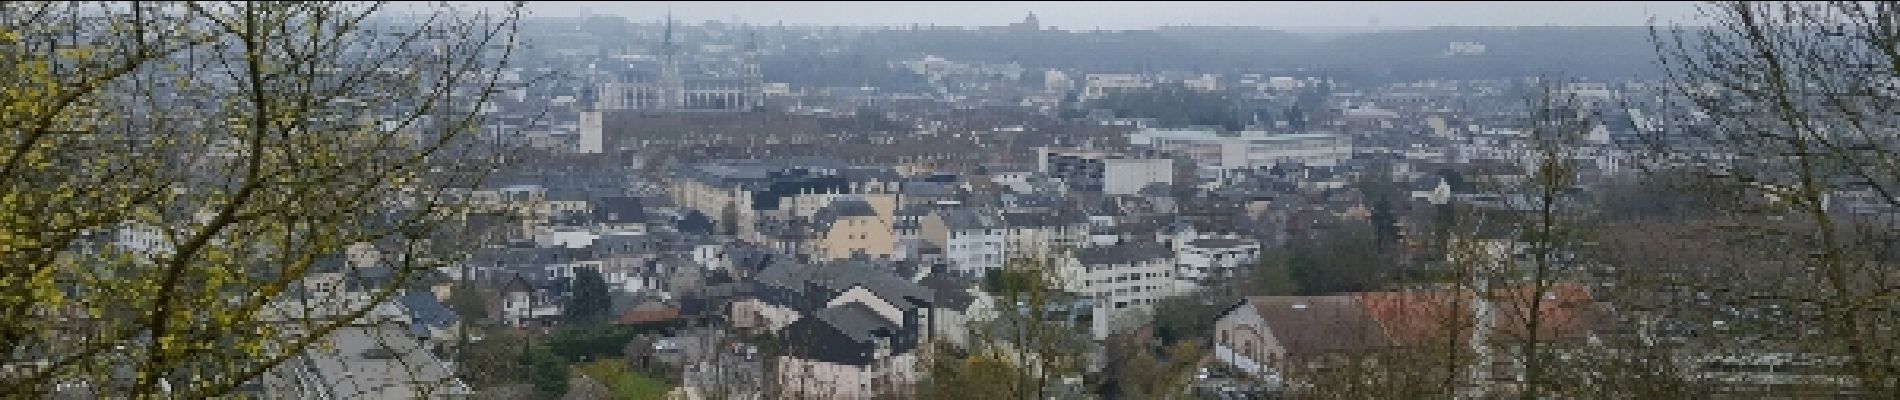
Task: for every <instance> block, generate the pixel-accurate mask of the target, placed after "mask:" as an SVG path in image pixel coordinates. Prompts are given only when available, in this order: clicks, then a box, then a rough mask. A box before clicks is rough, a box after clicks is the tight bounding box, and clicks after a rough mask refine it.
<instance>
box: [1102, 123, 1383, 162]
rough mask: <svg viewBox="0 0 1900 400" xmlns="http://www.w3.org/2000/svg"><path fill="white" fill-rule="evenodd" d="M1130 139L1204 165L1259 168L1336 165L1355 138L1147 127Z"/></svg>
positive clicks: (1311, 134) (1316, 134) (1315, 134)
mask: <svg viewBox="0 0 1900 400" xmlns="http://www.w3.org/2000/svg"><path fill="white" fill-rule="evenodd" d="M1128 142H1129V144H1133V145H1138V146H1140V145H1145V146H1149V147H1152V148H1154V149H1157V150H1161V151H1166V152H1170V153H1176V154H1181V155H1185V156H1187V157H1189V158H1191V159H1193V160H1194V161H1195V163H1197V164H1200V165H1201V166H1203V167H1214V168H1220V169H1239V168H1247V169H1258V168H1268V167H1272V166H1274V165H1277V164H1283V163H1295V164H1302V165H1308V166H1334V165H1339V160H1343V159H1347V158H1350V157H1351V156H1352V144H1351V141H1350V140H1348V139H1347V138H1345V137H1343V136H1339V135H1334V134H1329V133H1290V134H1270V133H1267V132H1262V131H1246V132H1240V133H1239V134H1237V135H1231V136H1230V135H1221V134H1218V133H1216V132H1214V131H1209V130H1194V129H1146V130H1143V131H1141V132H1136V133H1133V134H1130V135H1129V137H1128Z"/></svg>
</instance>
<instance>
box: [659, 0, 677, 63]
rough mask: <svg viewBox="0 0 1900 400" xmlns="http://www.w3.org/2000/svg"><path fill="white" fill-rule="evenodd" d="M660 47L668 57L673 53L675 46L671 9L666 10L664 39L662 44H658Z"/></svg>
mask: <svg viewBox="0 0 1900 400" xmlns="http://www.w3.org/2000/svg"><path fill="white" fill-rule="evenodd" d="M660 46H661V50H664V51H666V54H667V55H669V56H670V55H673V53H674V52H675V50H674V48H675V45H674V44H673V7H667V8H666V38H665V39H664V41H663V42H660Z"/></svg>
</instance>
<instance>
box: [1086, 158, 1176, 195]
mask: <svg viewBox="0 0 1900 400" xmlns="http://www.w3.org/2000/svg"><path fill="white" fill-rule="evenodd" d="M1155 183H1161V184H1172V183H1174V162H1173V161H1172V160H1167V159H1128V158H1122V159H1106V160H1102V193H1104V194H1112V195H1133V194H1136V193H1139V192H1141V188H1143V187H1147V186H1148V185H1150V184H1155Z"/></svg>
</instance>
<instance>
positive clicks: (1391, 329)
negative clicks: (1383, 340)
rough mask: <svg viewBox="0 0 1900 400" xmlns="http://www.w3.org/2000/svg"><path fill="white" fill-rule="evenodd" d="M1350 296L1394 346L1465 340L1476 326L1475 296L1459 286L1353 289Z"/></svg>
mask: <svg viewBox="0 0 1900 400" xmlns="http://www.w3.org/2000/svg"><path fill="white" fill-rule="evenodd" d="M1352 296H1353V297H1355V298H1357V299H1358V300H1359V304H1360V305H1361V306H1363V307H1365V309H1366V312H1367V313H1368V314H1369V315H1371V316H1372V318H1373V319H1374V320H1376V321H1378V323H1379V325H1380V327H1382V328H1384V330H1385V334H1386V337H1387V338H1389V339H1391V341H1392V344H1394V345H1398V346H1430V345H1442V343H1444V341H1446V340H1453V338H1452V337H1451V336H1454V335H1455V336H1457V338H1456V340H1465V338H1466V337H1468V336H1467V335H1468V334H1469V333H1470V332H1471V329H1472V328H1473V327H1475V326H1476V324H1475V322H1476V320H1477V316H1476V314H1475V313H1473V312H1472V311H1473V307H1474V304H1473V302H1475V301H1477V296H1473V295H1472V294H1471V292H1470V291H1463V290H1415V291H1404V292H1370V293H1355V294H1353V295H1352Z"/></svg>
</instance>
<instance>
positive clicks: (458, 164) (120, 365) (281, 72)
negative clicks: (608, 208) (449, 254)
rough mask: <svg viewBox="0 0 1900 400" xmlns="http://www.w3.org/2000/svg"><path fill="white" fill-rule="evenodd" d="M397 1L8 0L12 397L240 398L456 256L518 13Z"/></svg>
mask: <svg viewBox="0 0 1900 400" xmlns="http://www.w3.org/2000/svg"><path fill="white" fill-rule="evenodd" d="M386 6H387V5H386V4H381V3H354V2H349V3H346V2H238V3H230V2H164V3H145V2H141V3H78V2H6V3H3V4H0V63H4V64H5V65H7V66H8V67H7V68H4V70H3V71H0V103H4V107H0V202H4V204H5V205H4V207H0V264H5V265H7V268H4V269H0V282H5V283H4V284H0V350H3V351H4V353H5V354H6V355H4V356H0V363H4V364H6V365H10V366H21V369H18V370H15V371H13V372H10V373H7V374H4V376H0V397H41V396H45V395H48V394H49V391H52V390H54V389H55V388H56V387H57V386H59V385H60V384H63V383H73V382H84V383H90V384H91V385H90V386H88V387H89V389H88V390H90V391H91V393H87V394H86V395H88V396H97V397H121V396H126V397H134V398H148V397H160V396H163V397H194V398H196V397H214V396H222V395H226V394H228V393H231V392H232V391H233V390H235V389H236V388H238V387H240V386H242V385H245V384H246V383H250V382H254V381H257V380H259V379H260V377H262V376H264V375H265V374H266V372H267V371H271V370H272V369H274V368H276V367H277V366H279V365H280V364H282V363H283V362H284V361H285V360H287V359H290V358H292V357H296V356H298V355H300V354H303V352H304V350H305V349H306V348H308V347H310V346H312V345H313V344H314V343H318V342H319V341H321V340H323V338H325V337H326V336H327V335H329V334H330V333H331V332H334V331H336V330H337V329H340V328H343V327H346V326H349V325H350V324H351V323H352V321H354V320H356V319H358V318H359V317H362V316H364V315H366V314H367V313H369V312H370V310H371V309H373V308H374V307H376V305H377V304H379V303H383V302H385V301H387V300H390V299H392V298H394V296H395V295H396V294H397V293H398V292H399V290H400V289H401V288H402V287H404V285H406V284H407V283H408V282H407V281H408V280H409V279H410V277H412V276H415V274H416V272H417V271H420V270H424V269H426V268H430V267H434V266H436V265H434V264H437V263H439V262H440V261H439V260H442V259H443V258H440V257H430V256H428V255H427V254H425V251H424V250H425V249H427V248H428V247H429V246H427V241H428V239H430V238H431V236H432V235H433V234H434V233H435V231H436V227H437V226H438V223H439V222H441V221H443V220H445V219H448V218H451V217H452V216H454V215H455V214H456V213H455V211H456V209H457V208H458V207H456V206H457V205H458V204H459V200H458V198H457V197H456V196H452V193H451V190H450V189H452V188H466V187H470V186H471V185H472V184H474V183H476V182H477V181H478V180H479V178H480V177H481V176H482V174H483V173H485V172H487V171H489V170H490V167H491V165H490V164H489V161H491V160H494V158H493V155H494V151H493V150H494V149H495V147H493V146H490V145H489V144H487V143H485V142H483V141H480V140H477V138H475V135H473V134H471V133H472V132H475V131H476V130H477V127H478V126H480V125H481V123H482V121H483V119H484V118H483V114H481V113H479V109H480V108H481V107H480V106H481V105H482V104H484V103H486V102H487V96H488V94H489V93H490V92H492V89H493V88H494V87H495V84H496V82H498V81H499V80H500V79H501V74H500V73H499V72H500V68H502V67H504V66H506V62H507V61H506V60H507V58H508V57H509V55H510V54H511V52H512V51H513V48H514V44H515V40H514V26H515V21H516V18H517V16H518V12H516V10H518V7H511V8H509V9H507V10H506V11H503V12H501V13H500V14H495V13H490V12H467V11H461V10H454V9H444V8H431V7H412V8H411V10H412V11H422V12H423V13H422V14H420V16H421V17H424V18H419V19H415V18H396V16H395V15H392V14H393V13H388V12H385V11H386V10H385V9H386V8H388V7H386ZM410 15H411V16H415V15H416V14H410ZM115 234H116V235H115ZM114 236H116V237H119V238H125V240H95V239H97V238H111V237H114ZM358 243H366V244H370V245H372V246H374V248H376V249H378V251H379V252H380V253H382V254H383V257H382V260H385V261H384V262H382V263H381V264H383V265H379V266H377V267H376V268H379V269H380V268H384V267H388V268H390V271H392V272H393V274H391V275H393V276H391V278H393V279H379V280H374V281H366V282H374V283H375V284H374V285H372V287H368V288H364V289H363V290H362V292H363V293H365V294H366V296H365V297H362V298H345V297H344V296H326V295H321V293H335V292H327V291H323V290H302V289H316V288H315V287H313V286H312V285H313V282H311V281H309V280H306V278H309V277H311V276H312V274H313V273H315V272H318V271H324V272H326V273H341V274H343V275H358V274H359V272H361V271H358V270H356V268H357V266H355V265H351V264H347V263H333V262H331V261H333V260H335V259H337V257H339V256H340V255H341V254H342V253H343V250H344V249H345V248H346V247H347V246H351V245H354V244H358ZM300 287H301V288H300ZM339 292H340V291H339ZM305 293H316V294H319V295H314V296H303V295H302V294H305ZM127 374H129V378H130V379H129V381H128V380H125V379H121V378H125V377H128V375H127ZM115 382H124V384H108V383H115Z"/></svg>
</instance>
